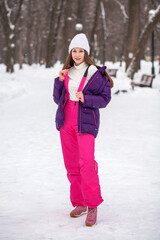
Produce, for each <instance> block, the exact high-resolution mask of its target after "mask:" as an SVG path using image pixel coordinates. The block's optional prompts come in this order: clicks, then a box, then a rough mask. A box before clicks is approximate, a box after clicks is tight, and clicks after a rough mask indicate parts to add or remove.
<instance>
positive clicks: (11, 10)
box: [0, 0, 23, 72]
mask: <svg viewBox="0 0 160 240" xmlns="http://www.w3.org/2000/svg"><path fill="white" fill-rule="evenodd" d="M22 3H23V0H19V2H18V3H17V2H15V4H14V5H12V6H9V4H8V1H7V0H1V1H0V17H1V22H2V27H3V33H4V35H5V39H6V47H7V51H6V59H5V64H6V66H7V69H6V71H7V72H14V49H15V41H14V40H15V32H14V31H15V25H16V23H17V20H18V18H19V16H20V11H21V6H22ZM13 15H14V18H13Z"/></svg>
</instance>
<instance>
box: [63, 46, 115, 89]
mask: <svg viewBox="0 0 160 240" xmlns="http://www.w3.org/2000/svg"><path fill="white" fill-rule="evenodd" d="M84 61H85V63H86V64H87V65H94V66H96V67H97V68H98V69H99V68H101V67H100V66H98V65H96V64H95V63H94V62H93V61H92V59H91V58H90V57H89V55H88V53H87V52H86V50H85V54H84ZM73 66H74V61H73V58H72V54H71V53H70V54H69V55H68V56H67V58H66V61H65V63H64V65H63V68H62V70H64V69H68V68H70V67H73ZM104 72H105V75H106V76H107V77H108V79H109V81H110V83H111V88H112V87H113V85H114V84H113V80H112V78H111V77H110V76H109V74H108V72H107V71H106V70H105V71H104Z"/></svg>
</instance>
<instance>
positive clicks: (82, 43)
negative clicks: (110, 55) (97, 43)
mask: <svg viewBox="0 0 160 240" xmlns="http://www.w3.org/2000/svg"><path fill="white" fill-rule="evenodd" d="M76 47H77V48H83V49H84V50H86V51H87V52H88V55H89V53H90V46H89V43H88V39H87V37H86V35H85V34H84V33H79V34H77V35H75V36H74V38H73V39H72V40H71V42H70V44H69V49H68V52H69V53H70V52H71V50H72V49H73V48H76Z"/></svg>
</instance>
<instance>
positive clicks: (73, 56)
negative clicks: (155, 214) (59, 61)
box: [53, 33, 113, 226]
mask: <svg viewBox="0 0 160 240" xmlns="http://www.w3.org/2000/svg"><path fill="white" fill-rule="evenodd" d="M89 53H90V47H89V43H88V40H87V38H86V35H85V34H83V33H81V34H77V35H76V36H75V37H74V38H73V39H72V41H71V42H70V45H69V55H68V57H67V59H66V62H65V64H64V66H63V69H62V70H61V71H60V72H59V77H57V78H55V82H54V93H53V95H54V101H55V102H56V103H57V104H58V109H57V113H56V128H57V130H59V131H60V139H61V146H62V152H63V158H64V164H65V167H66V170H67V177H68V179H69V181H70V184H71V185H70V200H71V203H72V205H73V207H75V209H74V210H72V211H71V213H70V216H71V217H79V216H81V215H83V214H86V213H87V218H86V221H85V224H86V226H93V225H94V224H95V223H96V221H97V207H98V206H99V205H100V204H101V203H102V202H103V199H102V196H101V190H100V184H99V177H98V165H97V162H96V161H95V158H94V150H95V138H96V136H97V134H98V129H99V108H104V107H106V106H107V104H108V103H109V102H110V100H111V87H112V86H113V81H112V79H111V78H110V76H109V75H108V74H107V72H106V71H105V69H106V67H105V66H104V67H101V68H100V67H98V66H97V65H95V63H94V62H93V61H92V60H91V58H90V57H89Z"/></svg>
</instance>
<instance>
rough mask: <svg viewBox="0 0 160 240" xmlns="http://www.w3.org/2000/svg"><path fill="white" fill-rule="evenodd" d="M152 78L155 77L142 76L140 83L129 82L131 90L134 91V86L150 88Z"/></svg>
mask: <svg viewBox="0 0 160 240" xmlns="http://www.w3.org/2000/svg"><path fill="white" fill-rule="evenodd" d="M154 77H155V76H154V75H147V74H143V75H142V77H141V80H140V82H134V81H132V82H131V85H132V89H134V86H138V87H150V88H151V87H152V82H153V78H154Z"/></svg>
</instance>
